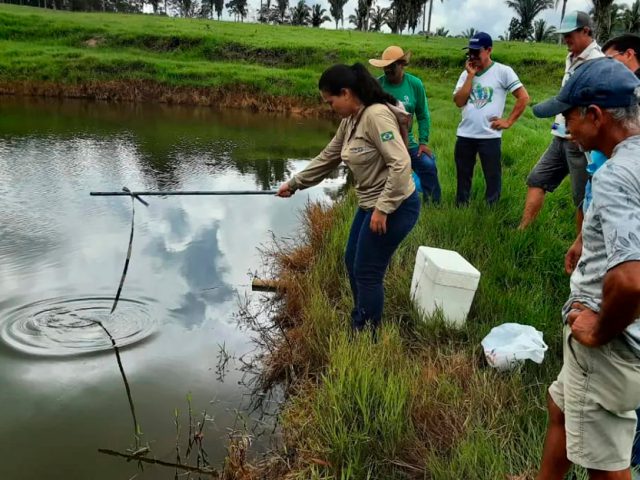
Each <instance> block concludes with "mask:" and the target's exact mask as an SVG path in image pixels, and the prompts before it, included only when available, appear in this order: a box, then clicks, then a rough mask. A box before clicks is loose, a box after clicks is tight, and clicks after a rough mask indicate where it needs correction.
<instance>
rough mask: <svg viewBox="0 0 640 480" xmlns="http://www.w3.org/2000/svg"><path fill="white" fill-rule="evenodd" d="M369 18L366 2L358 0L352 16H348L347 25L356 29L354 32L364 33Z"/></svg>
mask: <svg viewBox="0 0 640 480" xmlns="http://www.w3.org/2000/svg"><path fill="white" fill-rule="evenodd" d="M368 16H369V9H368V8H367V3H366V0H358V6H357V7H356V9H355V11H354V14H353V15H349V23H351V24H353V26H354V27H356V30H362V31H365V30H366V29H367V18H368Z"/></svg>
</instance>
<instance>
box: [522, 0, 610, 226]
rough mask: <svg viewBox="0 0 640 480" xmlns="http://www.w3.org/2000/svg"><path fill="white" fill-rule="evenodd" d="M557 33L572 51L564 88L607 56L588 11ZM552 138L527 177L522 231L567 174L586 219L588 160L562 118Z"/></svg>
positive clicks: (568, 18)
mask: <svg viewBox="0 0 640 480" xmlns="http://www.w3.org/2000/svg"><path fill="white" fill-rule="evenodd" d="M557 32H558V33H559V34H560V35H562V36H563V38H564V42H565V43H566V44H567V49H568V50H569V53H568V54H567V59H566V61H565V73H564V77H563V79H562V84H563V85H564V84H565V83H566V82H567V81H568V80H569V78H571V75H573V74H574V72H575V71H576V69H577V68H578V67H579V66H580V65H582V64H583V63H584V62H586V61H587V60H593V59H594V58H600V57H602V56H603V54H602V51H601V50H600V47H599V46H598V44H597V43H596V41H595V40H594V39H593V27H592V25H591V18H590V17H589V15H588V14H587V13H585V12H580V11H577V10H576V11H574V12H570V13H568V14H567V15H566V16H565V17H564V19H563V20H562V24H561V25H560V28H559V29H558V31H557ZM551 135H552V136H553V140H552V141H551V144H550V145H549V147H548V148H547V150H546V151H545V152H544V153H543V154H542V157H541V158H540V160H538V163H536V165H535V166H534V167H533V169H532V170H531V173H529V176H528V178H527V187H528V188H527V198H526V200H525V206H524V210H523V212H522V219H521V220H520V226H519V227H518V228H519V229H520V230H524V229H526V228H527V227H528V226H529V225H530V224H531V223H532V222H533V221H534V220H535V219H536V217H537V216H538V214H539V213H540V210H542V206H543V205H544V199H545V195H546V194H547V193H548V192H553V191H554V190H555V189H556V188H557V187H558V186H559V185H560V183H562V181H563V180H564V179H565V177H567V175H568V176H569V178H570V180H571V190H572V193H573V203H574V205H575V206H576V207H577V208H578V210H577V212H578V213H577V217H578V218H577V220H578V225H579V224H580V222H581V219H582V211H581V209H580V205H581V203H582V201H583V200H584V191H585V186H586V184H587V180H588V178H589V177H588V174H587V157H586V156H585V154H584V152H581V151H580V150H579V149H578V147H576V146H575V145H574V143H573V142H572V141H571V137H570V136H569V134H568V133H567V131H566V128H565V124H564V119H563V118H562V115H558V116H557V117H556V118H555V121H554V123H553V125H552V126H551ZM578 230H580V228H578Z"/></svg>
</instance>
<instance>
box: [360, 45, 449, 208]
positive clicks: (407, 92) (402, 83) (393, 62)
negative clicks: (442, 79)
mask: <svg viewBox="0 0 640 480" xmlns="http://www.w3.org/2000/svg"><path fill="white" fill-rule="evenodd" d="M410 55H411V54H410V52H406V53H405V52H404V51H403V50H402V48H400V47H396V46H391V47H389V48H387V49H386V50H385V51H384V52H382V58H379V59H378V58H372V59H371V60H369V63H370V64H371V65H373V66H374V67H378V68H382V69H384V75H383V76H381V77H379V78H378V81H379V82H380V85H382V88H383V89H384V90H385V91H386V92H387V93H390V94H391V95H393V96H394V97H395V98H396V99H397V100H398V101H399V102H401V103H402V104H403V105H404V108H405V110H406V111H407V112H409V113H410V114H411V115H415V117H416V119H417V120H418V141H416V139H415V137H414V135H413V120H412V121H411V124H410V126H409V154H410V155H411V168H412V169H413V171H414V172H415V173H416V175H417V176H418V178H419V179H420V185H421V186H422V191H423V193H424V200H425V202H428V201H431V202H433V203H434V204H438V203H440V196H441V190H440V182H439V181H438V168H437V167H436V158H435V155H434V154H433V152H432V151H431V149H430V148H429V147H428V142H429V128H430V124H431V118H430V116H429V104H428V103H427V95H426V93H425V90H424V85H423V84H422V80H420V79H419V78H418V77H416V76H414V75H411V74H409V73H406V72H405V71H404V68H405V67H406V66H407V64H408V63H409V57H410Z"/></svg>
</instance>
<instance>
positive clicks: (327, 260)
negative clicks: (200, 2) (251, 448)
mask: <svg viewBox="0 0 640 480" xmlns="http://www.w3.org/2000/svg"><path fill="white" fill-rule="evenodd" d="M0 26H1V27H2V28H0V81H4V82H11V81H16V80H18V81H23V80H24V81H31V82H38V81H49V82H58V83H73V84H82V83H83V82H95V81H110V80H124V81H127V80H140V79H142V80H148V81H153V82H157V83H160V84H163V85H170V86H171V85H174V86H175V85H178V86H191V87H203V86H204V87H212V88H223V89H224V88H226V89H228V90H229V91H234V90H237V89H240V88H242V89H244V90H245V91H250V92H255V93H256V94H257V95H263V94H264V95H286V96H288V97H298V98H300V99H301V101H302V102H307V103H314V104H318V103H319V100H318V97H317V91H316V82H317V78H318V76H319V73H320V72H321V71H322V70H323V69H324V68H326V67H327V66H328V65H330V64H331V63H335V62H345V63H351V62H354V61H362V62H366V59H367V58H370V57H373V56H376V55H379V54H380V52H381V51H382V50H383V49H384V48H385V47H387V46H388V45H389V44H400V45H402V46H403V48H406V49H409V50H411V51H412V52H413V57H412V64H411V65H410V67H409V71H410V72H411V73H414V74H417V75H418V76H420V77H421V78H422V79H423V80H424V82H425V85H426V88H427V93H428V96H429V103H430V107H431V114H432V122H433V124H432V134H431V139H430V146H431V147H432V148H433V150H434V151H435V152H436V154H437V157H438V168H439V172H440V179H441V183H442V187H443V192H444V194H443V196H444V202H443V205H442V206H441V207H438V208H425V209H423V211H422V213H421V216H420V220H419V222H418V224H417V226H416V227H415V228H414V230H413V231H412V233H411V234H410V236H409V237H408V238H407V239H406V241H405V242H403V244H402V245H401V246H400V248H399V250H398V252H397V253H396V255H395V257H394V259H393V262H392V265H391V267H390V270H389V272H388V274H387V276H386V279H385V282H386V300H385V315H384V323H385V324H384V328H383V331H382V333H381V339H380V341H379V342H378V343H376V344H373V343H371V342H370V341H369V339H368V337H366V336H361V337H358V338H355V339H350V338H349V337H348V335H347V330H348V327H347V325H348V322H349V312H350V311H351V308H352V304H351V297H350V289H349V285H348V281H347V277H346V272H345V269H344V266H343V252H344V247H345V244H346V239H347V236H348V232H349V225H350V221H351V217H352V215H353V210H354V207H355V199H354V197H353V194H350V195H349V196H347V198H346V199H345V200H344V201H342V202H339V203H338V204H337V205H336V207H335V209H334V210H333V211H332V212H331V214H330V215H331V218H332V220H333V222H332V226H331V228H329V229H328V230H327V231H326V232H324V233H322V234H321V235H320V237H319V239H318V238H316V239H315V240H314V241H313V242H312V244H313V248H314V250H315V252H314V258H315V260H314V261H313V262H312V264H311V265H310V267H308V269H304V270H303V271H302V272H301V273H295V272H294V273H291V275H294V279H295V287H296V291H297V292H298V294H299V298H297V300H298V302H299V303H298V307H297V310H296V313H295V321H294V327H293V328H291V329H290V330H288V332H287V336H288V337H289V340H290V342H289V343H287V342H284V343H283V347H282V348H283V350H286V349H287V348H289V347H290V346H293V347H291V348H292V349H293V351H292V352H289V353H286V352H285V353H283V355H282V358H283V359H284V360H283V366H284V369H285V370H289V369H295V370H296V371H297V372H298V374H297V378H298V379H300V382H299V383H298V384H297V386H296V387H297V388H296V389H295V390H294V391H293V395H292V396H291V397H290V398H289V401H288V402H287V404H286V406H285V408H284V411H283V414H282V417H283V425H282V428H283V433H284V438H285V444H286V447H287V450H292V451H294V452H295V455H294V456H293V457H292V458H293V460H292V461H291V462H292V470H293V471H292V474H293V475H294V476H296V478H316V479H329V478H332V479H334V478H335V479H361V478H372V479H373V478H375V479H381V478H385V479H390V478H406V477H407V475H409V474H411V475H415V476H417V477H418V478H421V477H426V478H433V479H443V480H448V479H451V480H453V479H456V480H457V479H460V478H465V479H466V478H469V479H486V480H495V479H499V478H505V476H506V475H520V476H521V477H518V478H522V479H528V478H531V475H532V473H533V472H535V470H536V468H537V465H538V462H539V458H540V454H541V449H542V440H543V437H544V430H545V425H546V413H545V395H546V388H547V386H548V384H549V383H550V382H551V381H552V379H553V378H554V377H555V376H556V375H557V372H558V370H559V366H560V361H561V341H560V337H561V320H560V307H561V305H562V304H563V303H564V301H565V299H566V298H567V294H568V279H567V277H566V276H565V275H564V273H563V256H564V252H565V250H566V249H567V248H568V246H569V245H570V243H571V241H572V239H573V235H574V233H575V230H574V228H575V227H574V222H573V216H574V209H573V207H572V204H571V199H570V194H569V188H568V185H567V184H566V183H565V184H564V185H562V186H561V187H560V188H559V189H558V191H557V192H556V193H554V194H553V195H550V196H549V198H548V200H547V203H546V205H545V208H544V210H543V212H542V214H541V215H540V217H539V218H538V220H537V222H536V223H535V224H534V225H533V226H532V228H530V229H529V230H528V231H526V232H518V231H516V229H515V227H516V226H517V224H518V222H519V219H520V215H521V211H522V207H523V204H524V196H525V193H526V187H525V179H526V175H527V173H528V172H529V170H530V169H531V167H532V166H533V164H534V163H535V162H536V161H537V159H538V158H539V156H540V154H541V153H542V152H543V151H544V149H545V148H546V146H547V145H548V143H549V142H550V135H549V122H547V121H540V120H536V119H534V118H533V116H532V114H531V112H530V110H528V111H527V112H526V113H525V114H524V116H523V117H522V119H521V120H520V121H519V122H518V123H517V124H516V125H515V126H514V127H513V128H512V129H510V130H508V131H506V132H505V134H504V137H503V197H502V200H501V202H500V203H499V205H498V206H497V207H496V208H494V209H488V208H487V207H486V206H485V205H484V201H483V198H482V197H483V190H484V181H483V179H482V176H481V175H479V174H477V175H476V177H475V179H474V183H473V200H472V203H471V205H470V206H469V208H464V209H457V208H455V207H454V193H455V165H454V162H453V146H454V141H455V129H456V126H457V124H458V122H459V118H460V117H459V115H460V114H459V110H458V109H457V108H456V107H455V106H454V104H453V102H452V101H451V92H452V89H453V86H454V84H455V82H456V80H457V78H458V75H459V74H460V71H461V68H462V58H463V57H462V52H461V50H460V48H461V47H462V46H463V44H464V41H463V40H457V39H428V40H425V39H424V38H420V37H399V36H393V35H384V34H365V33H360V32H348V31H327V30H314V29H310V28H296V27H272V26H263V25H255V24H235V23H229V22H212V21H203V20H182V19H173V18H165V17H151V16H144V15H109V14H74V13H67V12H51V11H46V12H44V11H42V10H38V9H31V8H21V7H15V6H7V5H0ZM91 39H93V40H95V41H96V46H95V47H89V46H88V45H87V44H86V42H87V40H91ZM564 55H565V51H564V49H563V48H561V47H558V46H556V45H547V44H544V45H537V44H527V45H524V44H517V43H503V42H498V43H496V46H495V54H494V58H495V59H496V60H498V61H501V62H504V63H507V64H509V65H511V66H513V67H514V69H515V70H516V72H517V73H518V74H519V75H520V77H521V79H522V80H523V82H524V83H525V86H526V87H527V89H528V90H529V93H530V94H531V97H532V100H533V102H534V103H535V102H537V101H540V100H542V99H543V98H545V97H547V96H549V95H552V94H553V93H555V92H556V91H557V88H558V85H559V83H560V78H561V73H562V66H563V58H564ZM511 106H512V102H511V101H510V102H509V104H508V106H507V109H510V108H511ZM194 128H197V127H194ZM149 135H150V138H153V134H152V132H150V133H149ZM203 135H204V136H206V135H207V133H206V132H203ZM261 141H262V140H261ZM291 141H292V142H294V141H297V142H298V143H304V139H294V138H291ZM264 143H265V145H264V149H265V151H266V150H268V148H269V140H268V138H266V139H265V140H264ZM278 145H279V144H277V143H276V144H275V147H276V148H279V147H278ZM304 148H306V149H308V148H309V145H307V146H306V147H304ZM303 150H304V149H303ZM305 152H306V150H304V151H301V154H304V153H305ZM311 221H312V222H313V221H314V220H313V219H312V220H311ZM312 240H313V238H312ZM420 245H429V246H434V247H440V248H446V249H453V250H456V251H458V252H460V253H461V254H462V255H463V256H464V257H465V258H467V259H468V260H469V261H470V262H471V263H473V264H474V265H475V266H476V267H477V268H478V269H479V270H480V271H481V273H482V278H481V281H480V285H479V288H478V292H477V294H476V298H475V301H474V304H473V307H472V310H471V313H470V315H469V318H468V321H467V324H466V326H465V327H464V328H463V329H462V330H460V331H457V330H451V329H449V328H447V327H446V326H444V325H443V324H442V323H441V322H438V321H437V320H434V321H432V322H424V321H423V320H422V319H421V318H420V317H419V315H417V312H416V311H415V309H414V308H413V307H412V305H411V302H410V298H409V285H410V282H411V275H412V271H413V265H414V260H415V252H416V249H417V248H418V246H420ZM307 259H308V257H306V256H305V257H304V260H307ZM294 300H296V299H294V298H291V299H290V301H291V302H292V301H294ZM505 322H518V323H523V324H528V325H533V326H535V327H536V328H538V329H540V330H542V331H543V333H544V337H545V340H546V341H547V343H548V344H549V345H550V350H549V352H548V354H547V356H546V358H545V361H544V363H543V364H542V365H541V366H538V365H535V364H526V365H524V366H523V367H522V368H521V369H520V370H517V371H515V372H512V373H508V374H499V373H496V372H494V371H492V370H490V369H489V368H488V367H486V366H485V365H484V363H483V361H482V353H481V348H480V341H481V339H482V338H483V337H484V336H485V335H486V334H487V333H488V331H489V330H490V329H491V328H492V327H493V326H496V325H499V324H501V323H505ZM272 361H273V362H276V363H277V361H278V360H277V359H275V360H272Z"/></svg>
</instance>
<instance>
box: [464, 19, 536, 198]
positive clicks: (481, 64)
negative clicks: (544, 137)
mask: <svg viewBox="0 0 640 480" xmlns="http://www.w3.org/2000/svg"><path fill="white" fill-rule="evenodd" d="M466 48H467V49H468V52H469V53H468V60H467V63H466V65H465V71H464V72H462V74H461V75H460V78H459V79H458V83H457V84H456V87H455V89H454V91H453V101H454V102H455V104H456V105H457V106H458V107H460V108H461V109H462V121H461V122H460V125H458V131H457V137H458V138H457V140H456V146H455V152H454V156H455V161H456V172H457V177H458V189H457V194H456V203H457V204H458V205H466V204H467V203H469V198H470V196H471V180H472V179H473V169H474V167H475V163H476V155H479V156H480V163H481V164H482V171H483V173H484V178H485V181H486V184H487V189H486V195H485V197H486V200H487V203H489V204H490V205H492V204H494V203H496V202H497V201H498V200H499V199H500V192H501V190H502V167H501V164H500V157H501V143H502V130H505V129H507V128H509V127H511V126H512V125H513V124H514V123H515V122H516V120H518V118H520V115H522V112H524V110H525V108H526V107H527V104H528V103H529V94H528V93H527V91H526V90H525V88H524V86H523V85H522V82H521V81H520V79H519V78H518V76H517V75H516V74H515V72H514V71H513V69H512V68H511V67H508V66H506V65H502V64H501V63H498V62H494V61H493V60H491V51H492V49H493V41H492V40H491V37H490V36H489V35H488V34H486V33H484V32H479V33H476V34H475V35H474V36H473V37H471V38H470V39H469V46H468V47H466ZM508 93H512V94H513V96H514V97H516V104H515V106H514V107H513V110H512V111H511V114H510V115H509V117H508V118H502V115H503V113H504V104H505V101H506V99H507V94H508Z"/></svg>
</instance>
